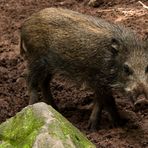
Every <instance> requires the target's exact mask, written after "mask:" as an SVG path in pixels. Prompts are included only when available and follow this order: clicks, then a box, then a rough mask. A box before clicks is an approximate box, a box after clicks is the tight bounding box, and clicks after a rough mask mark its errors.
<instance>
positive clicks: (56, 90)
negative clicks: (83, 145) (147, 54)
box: [0, 0, 148, 148]
mask: <svg viewBox="0 0 148 148" xmlns="http://www.w3.org/2000/svg"><path fill="white" fill-rule="evenodd" d="M142 2H143V3H144V4H145V5H148V2H147V0H145V1H144V0H143V1H142ZM0 3H1V5H0V13H1V15H0V26H1V27H0V123H1V122H3V121H5V120H6V119H8V118H10V117H12V116H14V115H15V114H16V113H17V112H18V111H20V110H21V109H22V108H23V107H25V106H27V105H28V99H29V97H28V92H27V89H26V85H25V82H24V79H23V78H22V77H21V76H22V74H23V72H24V70H25V62H24V61H23V59H22V58H21V57H20V55H19V28H20V26H21V23H22V22H23V21H24V20H25V19H26V18H27V17H29V16H30V15H31V14H32V13H34V12H37V11H39V10H41V9H43V8H46V7H51V6H54V7H59V6H60V7H64V8H68V9H72V10H75V11H79V12H81V13H85V14H91V15H93V16H97V17H101V18H105V19H107V20H109V21H112V22H117V23H120V24H124V25H125V26H127V27H130V28H132V29H134V30H135V31H137V32H138V33H139V34H140V35H141V37H142V38H147V36H148V28H147V26H148V19H147V11H148V10H147V9H145V8H143V6H142V5H141V4H140V3H139V2H138V0H125V1H123V0H114V1H113V0H111V1H108V0H104V1H103V3H101V4H100V5H99V7H98V8H93V7H89V6H88V5H87V3H88V0H54V1H52V0H48V1H47V0H42V1H41V0H38V1H36V0H23V1H20V0H11V1H7V0H1V2H0ZM52 93H53V95H54V98H55V100H56V103H57V105H58V106H59V108H60V111H61V113H62V114H63V115H64V116H65V117H66V118H67V119H68V120H69V121H71V122H72V123H73V124H74V125H75V126H76V127H78V128H79V129H80V130H81V131H82V132H84V133H85V134H86V135H87V137H88V138H89V139H90V140H91V141H92V142H93V143H94V144H95V145H96V146H97V147H99V148H116V147H125V148H129V147H134V148H139V147H142V148H146V147H147V146H148V109H145V110H142V111H139V112H136V113H135V112H134V111H133V109H132V107H131V105H130V102H129V101H128V100H127V99H125V98H123V97H122V96H121V97H117V99H116V100H117V103H118V107H119V109H120V110H121V112H122V111H124V113H125V114H127V115H128V116H129V118H130V119H131V120H133V122H132V123H128V124H127V125H125V126H124V127H122V128H112V125H111V122H110V121H109V118H108V114H107V113H106V112H103V115H102V118H103V119H102V121H101V126H100V130H98V131H96V132H91V131H89V130H88V129H87V123H88V119H89V115H90V113H91V108H92V106H91V105H90V104H91V102H92V100H93V93H92V92H89V91H84V90H80V89H79V88H76V87H75V86H73V85H72V84H70V83H69V82H68V80H65V79H64V78H62V77H60V76H57V77H56V78H55V79H54V80H53V81H52ZM133 123H134V124H133Z"/></svg>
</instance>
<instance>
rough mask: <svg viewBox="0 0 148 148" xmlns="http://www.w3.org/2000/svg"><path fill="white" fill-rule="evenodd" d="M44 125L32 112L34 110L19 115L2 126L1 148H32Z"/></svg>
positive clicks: (0, 133)
mask: <svg viewBox="0 0 148 148" xmlns="http://www.w3.org/2000/svg"><path fill="white" fill-rule="evenodd" d="M42 125H43V121H39V120H38V119H37V118H36V117H35V116H34V115H33V112H32V108H28V109H27V110H26V111H25V109H24V111H23V112H20V113H18V114H17V116H15V117H12V118H10V119H9V120H7V121H6V122H4V123H2V124H1V125H0V141H2V143H1V144H0V148H13V147H15V148H30V147H32V144H33V142H34V140H35V137H36V135H37V134H38V129H39V128H40V127H41V126H42Z"/></svg>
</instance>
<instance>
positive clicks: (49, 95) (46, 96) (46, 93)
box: [40, 74, 58, 110]
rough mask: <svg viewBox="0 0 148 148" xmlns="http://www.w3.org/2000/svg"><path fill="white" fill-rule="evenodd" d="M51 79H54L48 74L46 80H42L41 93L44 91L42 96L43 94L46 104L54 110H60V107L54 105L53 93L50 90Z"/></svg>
mask: <svg viewBox="0 0 148 148" xmlns="http://www.w3.org/2000/svg"><path fill="white" fill-rule="evenodd" d="M51 77H52V76H51V74H48V75H47V76H46V77H44V79H42V82H41V84H40V87H41V91H42V94H43V100H44V102H46V103H47V104H50V105H51V106H52V107H53V108H55V109H56V110H58V107H57V106H56V104H55V103H54V100H53V97H52V93H51V90H50V81H51Z"/></svg>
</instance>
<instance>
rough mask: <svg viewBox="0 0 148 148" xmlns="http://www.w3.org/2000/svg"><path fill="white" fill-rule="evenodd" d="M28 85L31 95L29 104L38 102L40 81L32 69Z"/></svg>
mask: <svg viewBox="0 0 148 148" xmlns="http://www.w3.org/2000/svg"><path fill="white" fill-rule="evenodd" d="M27 87H28V92H29V96H30V100H29V104H30V105H31V104H34V103H36V102H38V82H37V79H36V77H35V76H34V74H32V72H31V71H29V72H28V75H27Z"/></svg>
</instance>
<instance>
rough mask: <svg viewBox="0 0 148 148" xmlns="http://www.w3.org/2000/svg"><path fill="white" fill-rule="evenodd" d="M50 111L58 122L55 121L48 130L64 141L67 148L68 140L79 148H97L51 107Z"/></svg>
mask: <svg viewBox="0 0 148 148" xmlns="http://www.w3.org/2000/svg"><path fill="white" fill-rule="evenodd" d="M50 111H52V112H53V113H54V115H55V117H56V119H57V120H54V121H53V123H52V124H50V126H49V128H48V130H49V133H50V134H51V135H52V136H53V137H55V138H58V139H59V138H60V139H62V140H63V144H64V146H65V148H69V145H68V142H67V140H68V139H69V140H72V142H73V144H74V145H75V146H76V147H78V148H95V146H94V145H93V144H92V143H91V142H90V141H89V140H88V139H87V138H86V137H85V136H84V135H83V134H82V133H81V132H80V131H79V130H78V129H77V128H75V127H74V126H73V125H72V124H71V123H70V122H69V121H68V120H66V119H65V118H64V117H63V116H62V115H61V114H59V113H58V112H56V111H55V110H53V109H52V108H51V107H50ZM53 129H54V130H53Z"/></svg>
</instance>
